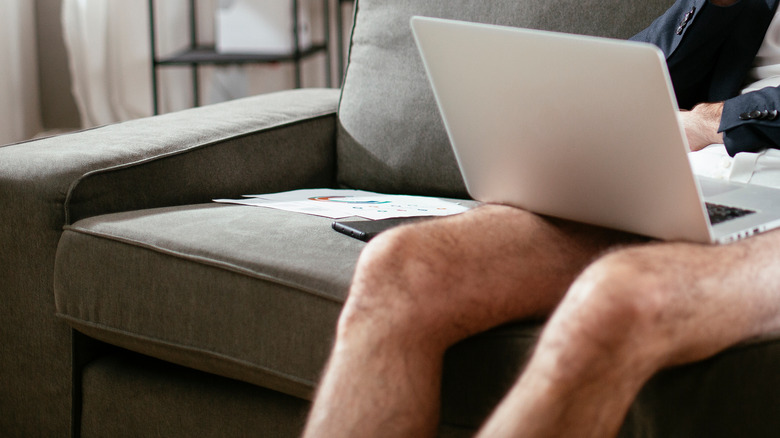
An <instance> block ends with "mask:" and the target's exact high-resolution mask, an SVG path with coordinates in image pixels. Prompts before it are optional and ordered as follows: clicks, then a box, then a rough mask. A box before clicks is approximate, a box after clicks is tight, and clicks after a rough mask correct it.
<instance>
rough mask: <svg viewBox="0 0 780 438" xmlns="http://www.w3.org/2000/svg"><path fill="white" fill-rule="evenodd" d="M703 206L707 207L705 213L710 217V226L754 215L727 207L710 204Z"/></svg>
mask: <svg viewBox="0 0 780 438" xmlns="http://www.w3.org/2000/svg"><path fill="white" fill-rule="evenodd" d="M705 204H706V205H707V213H708V214H709V215H710V223H711V224H712V225H715V224H719V223H721V222H726V221H730V220H732V219H736V218H738V217H742V216H747V215H749V214H753V213H755V211H753V210H745V209H742V208H737V207H729V206H728V205H720V204H712V203H710V202H705Z"/></svg>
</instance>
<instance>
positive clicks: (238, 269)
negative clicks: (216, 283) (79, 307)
mask: <svg viewBox="0 0 780 438" xmlns="http://www.w3.org/2000/svg"><path fill="white" fill-rule="evenodd" d="M64 229H65V230H66V231H72V232H75V233H81V234H85V235H88V236H93V237H99V238H104V239H108V240H113V241H115V242H119V243H124V244H127V245H131V246H136V247H139V248H143V249H147V250H150V251H155V252H158V253H161V254H165V255H168V256H174V257H177V258H180V259H184V260H189V261H192V262H195V263H199V264H202V265H206V266H211V267H216V268H221V269H225V270H228V271H230V272H234V273H237V274H243V275H249V276H250V277H253V278H256V279H258V280H265V281H269V282H271V283H276V284H279V285H282V286H287V287H289V288H292V289H298V290H300V291H303V292H306V293H308V294H311V295H313V296H315V297H318V298H323V299H325V300H328V301H331V302H333V303H336V304H339V305H343V304H344V302H343V301H342V300H339V299H337V298H335V297H333V296H332V295H328V294H324V293H322V292H320V291H318V290H316V289H314V288H311V287H308V286H305V285H302V284H296V283H295V282H292V281H289V280H283V279H281V278H278V277H275V276H273V275H269V274H264V273H261V272H257V271H254V270H251V269H249V268H245V267H242V266H238V265H235V264H233V263H228V262H224V261H218V260H214V259H211V258H207V257H201V256H195V255H192V254H186V253H183V252H180V251H174V250H172V249H168V248H163V247H161V246H157V245H152V244H150V243H148V242H142V241H139V240H136V239H131V238H128V237H120V236H115V235H112V234H106V233H101V232H97V231H94V230H88V229H85V228H80V227H75V226H73V225H67V226H65V227H64Z"/></svg>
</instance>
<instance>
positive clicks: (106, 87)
mask: <svg viewBox="0 0 780 438" xmlns="http://www.w3.org/2000/svg"><path fill="white" fill-rule="evenodd" d="M20 1H28V0H20ZM212 2H213V0H211V2H210V1H204V0H201V1H199V2H197V3H198V6H199V10H198V12H199V14H198V16H199V17H200V22H199V26H198V27H199V39H200V40H201V41H208V40H209V39H211V40H213V18H212V17H213V16H209V15H208V14H204V13H200V12H202V11H205V12H208V11H209V9H211V10H213V3H212ZM155 3H156V8H155V13H156V21H157V26H156V30H157V38H156V40H157V44H156V48H157V50H158V56H159V55H161V54H162V55H166V54H170V53H172V52H175V51H177V50H180V49H182V48H184V47H187V46H188V44H189V15H188V14H189V10H188V2H185V1H181V0H179V1H170V0H160V1H157V2H155ZM148 14H149V11H148V0H122V1H110V0H63V5H62V24H63V33H64V37H65V45H66V47H67V50H68V59H69V63H70V69H71V75H72V77H73V95H74V97H75V98H76V103H77V106H78V108H79V113H80V115H81V120H82V125H83V126H84V127H89V126H96V125H103V124H108V123H113V122H117V121H122V120H129V119H133V118H138V117H144V116H148V115H151V114H152V88H151V81H152V79H151V77H152V76H151V58H150V42H149V41H150V40H149V38H150V34H149V15H148ZM158 74H159V79H158V84H159V90H160V95H159V96H160V97H159V103H160V111H161V112H167V111H173V110H177V109H182V108H186V107H189V106H191V103H192V91H191V90H192V85H191V84H192V83H191V80H190V75H189V73H188V70H186V69H182V68H162V69H158ZM226 78H228V79H226ZM226 82H227V83H228V85H226ZM201 83H202V85H203V86H202V87H201V94H202V96H203V99H202V100H203V102H202V103H212V102H215V101H220V100H225V99H226V98H229V97H233V96H234V95H235V94H236V91H235V90H234V89H236V88H237V89H238V90H244V89H245V88H246V85H245V83H246V78H245V77H243V75H242V74H241V73H238V74H237V73H236V72H234V71H230V70H224V71H222V69H220V73H218V74H216V75H214V74H212V72H210V71H208V69H206V72H205V73H204V74H203V75H202V76H201ZM212 83H213V86H212ZM240 92H241V91H239V92H238V93H240Z"/></svg>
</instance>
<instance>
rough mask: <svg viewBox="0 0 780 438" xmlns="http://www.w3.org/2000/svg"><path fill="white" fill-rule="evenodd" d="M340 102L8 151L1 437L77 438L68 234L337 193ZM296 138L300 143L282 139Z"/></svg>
mask: <svg viewBox="0 0 780 438" xmlns="http://www.w3.org/2000/svg"><path fill="white" fill-rule="evenodd" d="M337 99H338V91H337V90H298V91H289V92H283V93H278V94H272V95H265V96H259V97H255V98H249V99H244V100H240V101H232V102H228V103H225V104H221V105H213V106H210V107H202V108H197V109H192V110H187V111H181V112H178V113H172V114H167V115H163V116H160V117H155V118H150V119H142V120H136V121H132V122H127V123H122V124H118V125H110V126H105V127H101V128H97V129H92V130H88V131H83V132H78V133H74V134H69V135H63V136H57V137H51V138H47V139H41V140H36V141H30V142H24V143H19V144H14V145H7V146H3V147H0V224H2V226H0V248H2V250H0V279H2V281H0V303H1V304H0V394H2V397H0V412H2V415H0V435H2V436H4V437H5V436H7V437H29V436H45V437H57V436H67V435H68V434H69V423H70V400H71V398H70V397H71V373H70V352H71V347H70V341H71V333H70V328H69V327H68V325H67V324H65V323H64V322H63V321H61V320H59V319H56V317H55V307H54V294H53V290H52V284H53V280H52V278H53V273H54V257H55V251H56V248H57V243H58V241H59V238H60V234H61V232H62V226H63V225H64V224H65V223H67V222H69V221H70V220H71V219H76V218H79V217H84V216H86V215H89V214H97V213H98V212H101V213H105V212H109V211H121V210H132V209H139V208H146V207H154V206H159V205H175V204H177V203H187V202H206V201H208V200H209V199H211V198H214V197H226V196H231V195H235V194H239V193H246V191H247V190H249V188H250V187H251V191H262V190H268V189H282V188H285V189H286V188H298V187H302V186H306V185H320V184H326V183H327V182H328V181H332V180H333V179H334V174H335V169H334V164H335V159H334V158H333V156H332V155H333V151H334V149H335V147H334V145H333V138H334V136H335V133H334V131H335V129H334V126H335V110H336V103H337ZM328 120H329V121H328ZM309 121H311V125H309V124H308V122H309ZM288 128H290V129H292V131H294V132H295V135H293V136H292V137H289V138H285V139H282V137H285V134H283V133H282V132H281V131H284V130H286V129H288ZM304 132H305V133H306V136H305V140H302V141H297V140H296V139H299V140H301V138H300V137H299V135H302V134H303V133H304ZM265 135H269V139H271V140H270V141H269V142H267V143H264V140H263V139H264V137H265ZM253 145H254V146H253ZM274 148H278V150H275V149H274ZM223 151H224V152H225V153H224V154H223V153H222V152H223ZM235 154H242V155H241V158H240V159H237V158H236V155H235ZM189 156H192V157H193V158H195V162H198V166H194V165H193V164H192V163H189V162H188V160H187V157H189ZM267 158H273V160H274V161H268V160H267ZM309 160H310V161H309ZM302 161H307V162H308V163H309V164H308V165H307V166H302V167H300V168H298V167H296V166H297V165H298V164H299V163H301V162H302ZM193 163H194V162H193ZM288 166H289V167H290V168H293V169H295V170H286V169H288ZM226 168H229V169H230V170H231V171H230V172H224V169H226ZM152 169H154V170H155V172H151V171H150V170H152ZM156 172H162V173H161V174H157V173H156ZM108 175H111V176H115V177H117V178H118V179H117V180H112V181H110V182H109V181H107V180H106V177H107V176H108ZM272 175H273V177H274V178H275V179H274V181H273V182H271V181H269V178H270V177H271V176H272ZM282 175H283V176H284V177H282ZM107 189H110V191H109V190H107ZM74 275H75V274H74Z"/></svg>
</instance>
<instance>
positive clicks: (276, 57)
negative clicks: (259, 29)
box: [149, 0, 344, 114]
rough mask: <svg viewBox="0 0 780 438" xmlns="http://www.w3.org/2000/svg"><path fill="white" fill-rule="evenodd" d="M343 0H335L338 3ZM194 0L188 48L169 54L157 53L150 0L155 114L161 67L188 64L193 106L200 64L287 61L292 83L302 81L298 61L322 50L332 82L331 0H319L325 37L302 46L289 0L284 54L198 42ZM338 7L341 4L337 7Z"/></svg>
mask: <svg viewBox="0 0 780 438" xmlns="http://www.w3.org/2000/svg"><path fill="white" fill-rule="evenodd" d="M343 1H344V0H338V4H339V5H340V4H341V3H342V2H343ZM196 2H197V1H196V0H189V27H190V29H189V31H190V32H189V33H190V35H189V37H190V38H189V39H190V44H189V47H188V48H187V49H184V50H182V51H180V52H177V53H174V54H173V55H170V56H164V57H158V54H157V43H156V31H157V29H156V22H155V13H154V5H155V0H149V32H150V40H151V66H152V67H151V68H152V103H153V111H154V114H159V95H158V94H159V84H158V76H157V70H158V69H159V68H164V67H175V66H184V67H189V68H190V70H191V74H192V94H193V103H194V105H195V106H199V105H200V90H199V74H198V70H199V67H200V66H201V65H241V64H267V63H278V62H288V63H292V64H293V65H294V67H295V87H296V88H300V87H301V85H302V72H301V61H302V60H304V59H306V58H309V57H311V56H313V55H315V54H317V53H324V54H325V57H326V62H325V81H326V83H327V84H330V83H331V59H330V0H322V5H323V6H322V7H323V25H324V38H323V40H324V41H323V42H322V43H319V44H317V43H315V44H313V45H311V46H310V47H306V48H301V47H300V41H299V39H298V27H299V26H298V0H291V8H292V11H291V14H292V41H293V47H294V49H293V50H291V51H290V52H289V53H283V54H262V53H257V54H256V53H235V54H234V53H219V52H217V50H216V49H215V47H214V46H205V45H201V44H199V42H198V32H197V25H196V23H197V20H196V11H197V8H196ZM339 9H340V8H339Z"/></svg>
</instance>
